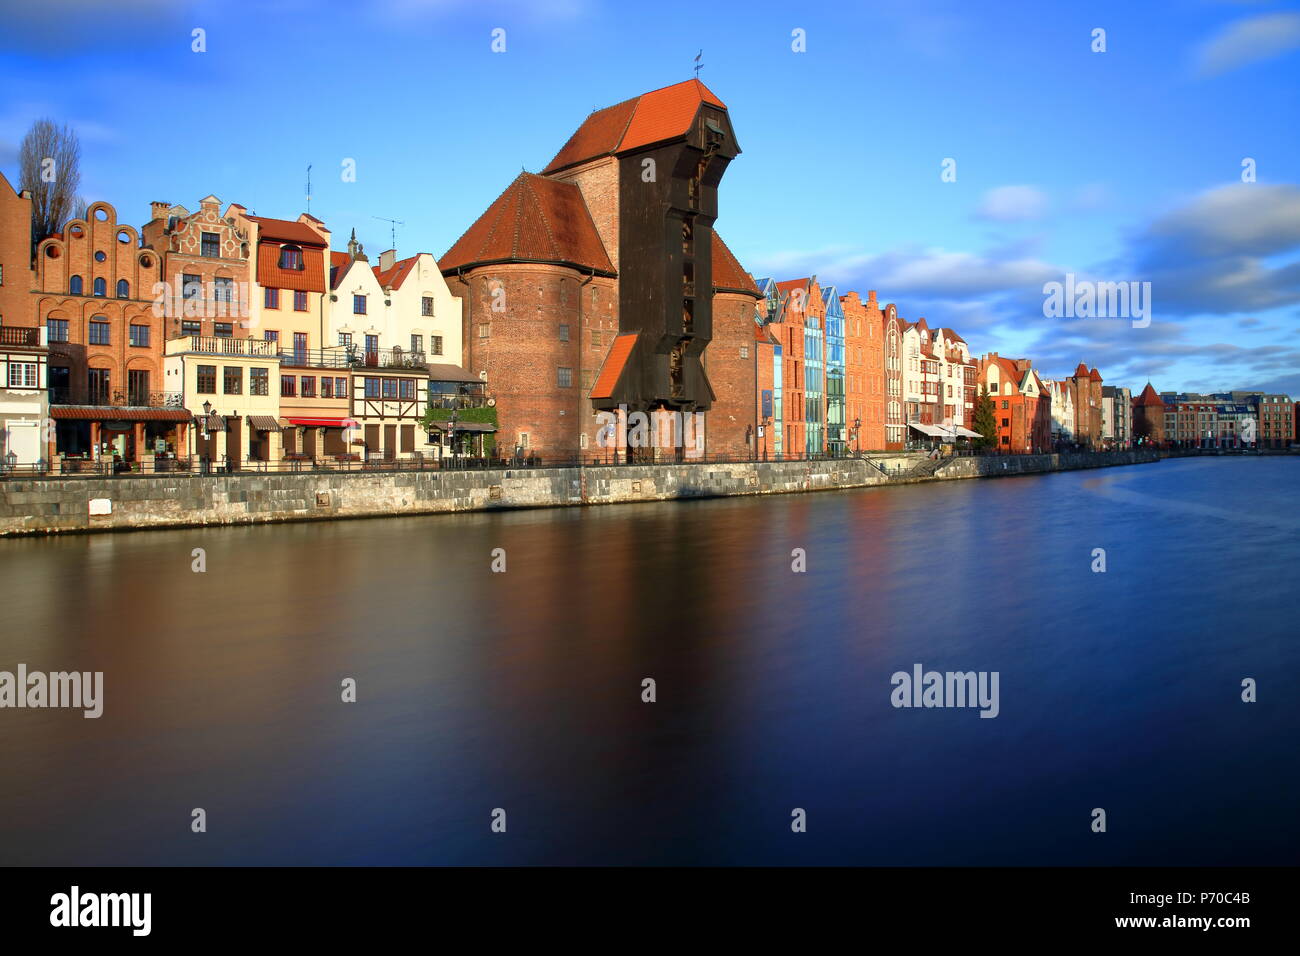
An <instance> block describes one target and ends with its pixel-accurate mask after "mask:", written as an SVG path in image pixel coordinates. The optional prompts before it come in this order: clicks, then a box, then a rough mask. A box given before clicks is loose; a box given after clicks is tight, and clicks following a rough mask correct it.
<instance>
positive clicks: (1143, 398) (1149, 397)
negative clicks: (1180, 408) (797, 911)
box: [1133, 382, 1164, 405]
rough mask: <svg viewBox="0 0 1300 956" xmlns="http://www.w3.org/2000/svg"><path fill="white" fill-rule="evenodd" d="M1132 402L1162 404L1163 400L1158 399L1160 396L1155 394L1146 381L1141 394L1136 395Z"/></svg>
mask: <svg viewBox="0 0 1300 956" xmlns="http://www.w3.org/2000/svg"><path fill="white" fill-rule="evenodd" d="M1133 404H1134V405H1164V402H1162V401H1161V400H1160V396H1159V395H1157V394H1156V390H1155V389H1154V388H1152V387H1151V383H1150V382H1147V387H1146V388H1144V389H1142V394H1141V395H1139V396H1138V397H1137V400H1136V401H1135V402H1134V403H1133Z"/></svg>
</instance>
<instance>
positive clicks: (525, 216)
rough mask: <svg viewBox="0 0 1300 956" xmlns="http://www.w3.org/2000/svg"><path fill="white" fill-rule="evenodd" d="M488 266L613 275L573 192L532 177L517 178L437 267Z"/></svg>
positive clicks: (576, 192)
mask: <svg viewBox="0 0 1300 956" xmlns="http://www.w3.org/2000/svg"><path fill="white" fill-rule="evenodd" d="M489 262H553V263H557V264H560V265H573V266H577V267H578V268H581V269H594V270H595V271H596V272H599V273H601V274H603V275H608V276H613V275H615V274H616V273H615V271H614V265H613V263H611V262H610V261H609V254H608V253H606V252H605V246H604V244H603V243H601V241H600V234H599V233H597V232H596V224H595V223H594V222H592V219H591V213H590V212H589V211H588V209H587V204H586V203H585V202H584V201H583V198H582V193H581V192H580V191H579V190H578V187H577V186H575V185H573V184H572V183H561V182H556V181H555V180H553V179H545V178H543V177H541V176H537V175H534V174H533V173H520V174H519V176H518V177H517V178H516V179H515V181H514V182H513V183H511V184H510V185H509V186H508V187H507V188H506V191H505V192H503V193H502V194H501V195H500V196H498V197H497V199H496V201H495V202H493V203H492V205H491V206H489V207H488V209H487V211H486V212H485V213H483V215H481V216H479V217H478V219H477V220H475V222H474V224H473V225H472V226H470V227H469V229H467V230H466V231H465V234H464V235H463V236H461V237H460V238H459V239H457V240H456V244H455V245H453V246H452V247H451V248H450V249H448V250H447V254H446V255H444V256H443V257H442V259H441V260H440V261H439V263H438V265H439V267H440V268H441V269H442V271H443V272H444V273H448V272H453V271H455V270H456V269H457V268H460V267H463V266H473V265H479V264H483V263H489Z"/></svg>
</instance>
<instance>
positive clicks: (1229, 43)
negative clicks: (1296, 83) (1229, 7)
mask: <svg viewBox="0 0 1300 956" xmlns="http://www.w3.org/2000/svg"><path fill="white" fill-rule="evenodd" d="M1297 48H1300V13H1266V14H1262V15H1260V16H1257V17H1250V18H1248V19H1246V20H1238V21H1236V22H1235V23H1231V24H1229V25H1228V26H1227V27H1225V28H1224V29H1223V30H1222V31H1220V32H1219V34H1218V35H1217V36H1214V37H1211V38H1210V39H1209V40H1207V41H1206V42H1205V43H1204V44H1202V45H1201V47H1200V49H1199V50H1198V51H1197V55H1196V61H1197V70H1198V72H1199V73H1200V74H1201V75H1202V76H1217V75H1219V74H1221V73H1227V72H1228V71H1230V70H1235V69H1237V68H1239V67H1243V66H1247V65H1249V64H1251V63H1258V62H1260V61H1262V60H1269V59H1272V58H1273V57H1276V56H1281V55H1282V54H1284V53H1287V52H1289V51H1291V50H1294V49H1297Z"/></svg>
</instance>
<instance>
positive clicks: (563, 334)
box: [560, 322, 569, 342]
mask: <svg viewBox="0 0 1300 956" xmlns="http://www.w3.org/2000/svg"><path fill="white" fill-rule="evenodd" d="M560 341H561V342H567V341H569V327H568V326H567V325H565V324H564V323H563V322H561V323H560Z"/></svg>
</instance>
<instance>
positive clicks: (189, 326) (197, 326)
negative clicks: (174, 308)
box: [181, 319, 203, 335]
mask: <svg viewBox="0 0 1300 956" xmlns="http://www.w3.org/2000/svg"><path fill="white" fill-rule="evenodd" d="M202 333H203V323H202V322H200V321H198V320H197V319H182V320H181V335H201V334H202Z"/></svg>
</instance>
